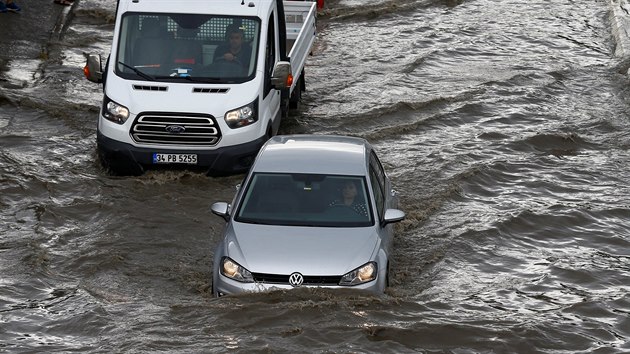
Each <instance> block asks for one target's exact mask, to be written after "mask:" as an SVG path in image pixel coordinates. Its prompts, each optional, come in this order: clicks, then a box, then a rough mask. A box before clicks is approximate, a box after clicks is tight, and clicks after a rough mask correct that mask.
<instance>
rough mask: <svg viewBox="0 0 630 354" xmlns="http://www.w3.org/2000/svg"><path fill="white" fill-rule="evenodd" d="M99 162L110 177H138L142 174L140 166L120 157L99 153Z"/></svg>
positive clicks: (142, 170)
mask: <svg viewBox="0 0 630 354" xmlns="http://www.w3.org/2000/svg"><path fill="white" fill-rule="evenodd" d="M99 160H100V161H101V165H102V166H103V168H105V169H106V170H107V172H109V174H110V175H112V176H140V175H142V174H143V173H144V168H142V166H141V165H139V164H137V163H135V162H134V161H129V159H127V158H125V157H122V156H116V155H107V154H104V153H102V152H99Z"/></svg>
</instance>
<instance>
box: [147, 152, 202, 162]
mask: <svg viewBox="0 0 630 354" xmlns="http://www.w3.org/2000/svg"><path fill="white" fill-rule="evenodd" d="M153 163H185V164H191V165H195V164H197V154H161V153H154V154H153Z"/></svg>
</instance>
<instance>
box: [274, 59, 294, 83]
mask: <svg viewBox="0 0 630 354" xmlns="http://www.w3.org/2000/svg"><path fill="white" fill-rule="evenodd" d="M292 84H293V75H292V74H291V63H289V62H288V61H279V62H277V63H276V66H275V67H274V68H273V74H271V85H272V86H273V88H275V89H276V90H284V89H287V88H289V87H291V85H292Z"/></svg>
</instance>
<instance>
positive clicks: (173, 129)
mask: <svg viewBox="0 0 630 354" xmlns="http://www.w3.org/2000/svg"><path fill="white" fill-rule="evenodd" d="M165 129H166V131H167V132H169V133H172V134H179V133H183V132H185V131H186V128H185V127H184V126H181V125H167V126H166V128H165Z"/></svg>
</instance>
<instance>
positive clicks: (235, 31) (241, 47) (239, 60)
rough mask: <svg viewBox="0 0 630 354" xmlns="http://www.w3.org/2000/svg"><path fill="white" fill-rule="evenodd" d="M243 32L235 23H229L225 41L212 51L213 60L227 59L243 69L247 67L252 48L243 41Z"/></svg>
mask: <svg viewBox="0 0 630 354" xmlns="http://www.w3.org/2000/svg"><path fill="white" fill-rule="evenodd" d="M244 37H245V34H244V32H243V29H242V28H241V27H239V25H237V24H231V25H229V26H228V28H227V43H224V44H221V45H220V46H218V47H217V50H216V51H215V52H214V60H213V61H214V62H215V63H216V62H217V61H222V60H223V61H227V62H230V63H235V64H239V65H241V66H242V67H243V68H244V70H246V71H247V70H248V69H249V62H250V58H251V56H252V49H251V48H250V46H249V45H248V44H247V43H243V40H244Z"/></svg>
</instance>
